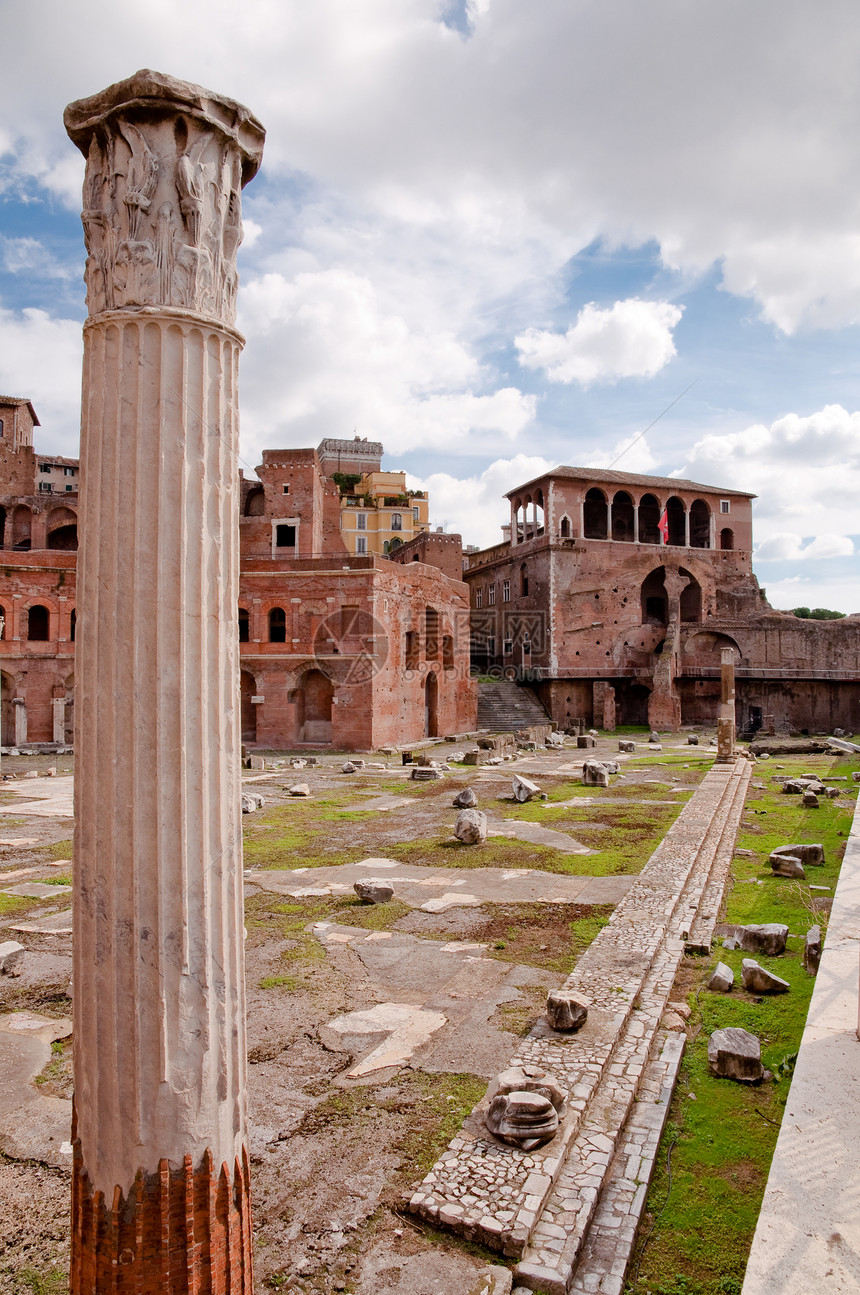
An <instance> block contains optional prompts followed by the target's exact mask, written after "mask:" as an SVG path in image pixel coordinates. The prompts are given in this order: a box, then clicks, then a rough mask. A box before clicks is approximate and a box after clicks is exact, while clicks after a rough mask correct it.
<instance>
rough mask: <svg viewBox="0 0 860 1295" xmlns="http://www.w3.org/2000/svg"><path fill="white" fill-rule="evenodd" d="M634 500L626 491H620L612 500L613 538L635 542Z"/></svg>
mask: <svg viewBox="0 0 860 1295" xmlns="http://www.w3.org/2000/svg"><path fill="white" fill-rule="evenodd" d="M633 529H634V527H633V500H632V499H631V498H630V496H629V495H628V493H627V491H626V490H619V491H617V493H616V494H615V497H614V498H613V500H612V538H613V539H614V540H623V541H625V542H627V543H632V541H633Z"/></svg>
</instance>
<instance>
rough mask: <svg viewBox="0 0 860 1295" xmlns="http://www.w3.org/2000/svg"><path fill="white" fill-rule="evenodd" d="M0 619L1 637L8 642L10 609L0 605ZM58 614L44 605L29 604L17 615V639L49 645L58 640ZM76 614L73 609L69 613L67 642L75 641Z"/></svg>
mask: <svg viewBox="0 0 860 1295" xmlns="http://www.w3.org/2000/svg"><path fill="white" fill-rule="evenodd" d="M0 617H2V618H3V627H2V637H3V638H4V639H6V640H8V639H9V638H10V637H11V635H10V632H9V631H10V629H11V619H10V617H11V609H10V608H9V607H8V606H5V605H3V604H2V603H0ZM52 617H53V618H54V619H53V620H52ZM58 620H59V613H57V612H56V611H55V610H53V609H52V608H50V607H47V606H46V605H45V604H44V603H31V604H30V605H29V606H28V607H23V608H21V610H20V611H19V613H18V638H19V639H20V640H22V641H23V642H25V643H51V642H53V640H54V639H56V638H59V625H58ZM76 620H77V613H76V611H75V609H74V607H73V608H72V609H71V611H70V612H69V641H70V642H72V643H74V641H75V628H76Z"/></svg>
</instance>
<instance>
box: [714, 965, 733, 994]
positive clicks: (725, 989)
mask: <svg viewBox="0 0 860 1295" xmlns="http://www.w3.org/2000/svg"><path fill="white" fill-rule="evenodd" d="M734 983H735V973H734V972H733V971H732V969H731V967H727V966H726V964H725V963H724V962H718V963H717V965H716V966H715V967H714V970H713V971H712V972H711V978H710V980H709V981H708V989H712V990H713V991H714V993H716V994H730V993H731V991H732V987H733V986H734Z"/></svg>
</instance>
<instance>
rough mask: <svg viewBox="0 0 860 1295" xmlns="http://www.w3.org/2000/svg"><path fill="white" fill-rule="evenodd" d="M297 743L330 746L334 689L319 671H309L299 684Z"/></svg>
mask: <svg viewBox="0 0 860 1295" xmlns="http://www.w3.org/2000/svg"><path fill="white" fill-rule="evenodd" d="M298 691H299V696H298V707H299V713H298V725H299V741H300V742H310V743H313V745H314V746H329V745H330V744H331V707H332V699H333V697H334V688H333V687H332V682H331V679H329V678H328V677H327V676H326V675H324V674H323V672H322V671H321V670H309V671H308V672H307V674H306V675H304V676H303V678H302V681H301V683H300V684H299V690H298Z"/></svg>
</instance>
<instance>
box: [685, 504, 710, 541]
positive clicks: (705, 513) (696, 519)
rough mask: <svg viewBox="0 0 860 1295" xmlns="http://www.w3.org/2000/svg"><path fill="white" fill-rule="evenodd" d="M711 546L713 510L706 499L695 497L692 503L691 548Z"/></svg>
mask: <svg viewBox="0 0 860 1295" xmlns="http://www.w3.org/2000/svg"><path fill="white" fill-rule="evenodd" d="M710 547H711V510H710V508H709V507H708V505H707V504H706V503H705V501H704V499H694V500H693V502H692V504H691V505H690V548H692V549H709V548H710Z"/></svg>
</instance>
